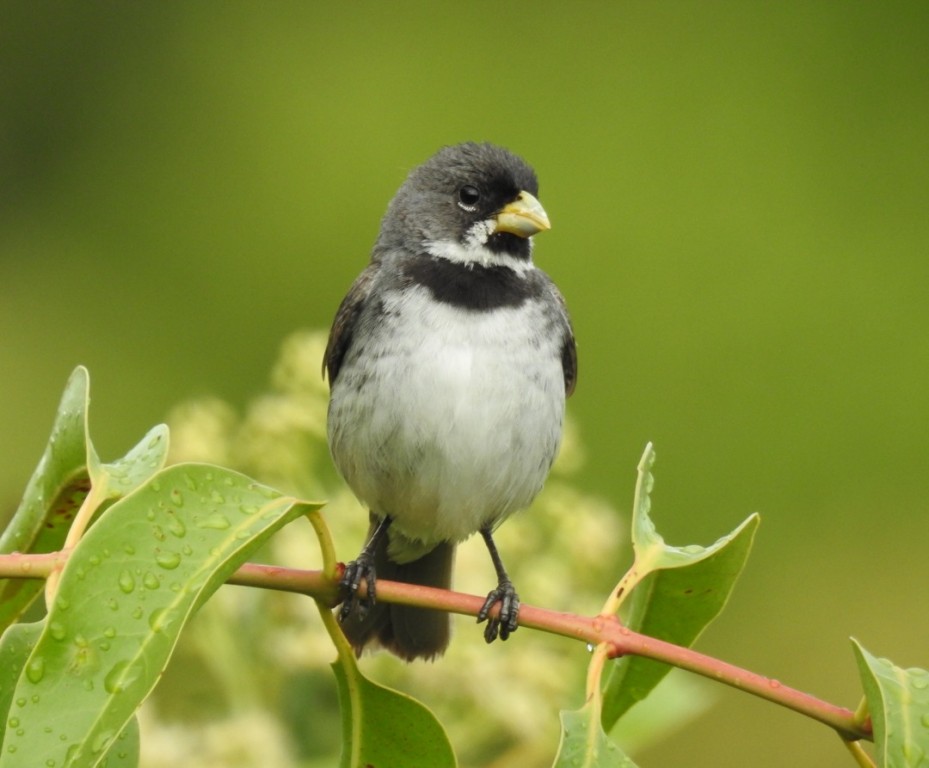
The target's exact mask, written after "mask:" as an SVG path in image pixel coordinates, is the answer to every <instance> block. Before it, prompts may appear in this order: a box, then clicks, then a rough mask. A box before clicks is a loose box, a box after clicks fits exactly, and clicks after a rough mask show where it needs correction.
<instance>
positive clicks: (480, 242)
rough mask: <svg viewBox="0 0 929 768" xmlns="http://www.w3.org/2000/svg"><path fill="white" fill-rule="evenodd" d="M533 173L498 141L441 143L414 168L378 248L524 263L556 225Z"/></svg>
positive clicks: (383, 228) (388, 217)
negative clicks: (534, 240)
mask: <svg viewBox="0 0 929 768" xmlns="http://www.w3.org/2000/svg"><path fill="white" fill-rule="evenodd" d="M538 190H539V184H538V181H537V180H536V176H535V172H534V171H533V170H532V168H530V167H529V165H528V164H527V163H526V162H525V161H523V160H522V159H521V158H519V157H517V156H516V155H514V154H512V153H511V152H508V151H507V150H505V149H503V148H502V147H497V146H495V145H493V144H476V143H472V142H469V143H466V144H457V145H455V146H451V147H443V148H442V149H440V150H439V151H438V152H437V153H436V154H435V155H433V156H432V157H431V158H430V159H429V160H427V161H426V162H425V163H423V164H422V165H420V166H419V167H418V168H416V169H414V170H413V171H412V172H411V173H410V175H409V176H408V177H407V179H406V181H405V182H404V183H403V185H402V186H401V187H400V189H399V191H398V192H397V194H396V195H395V196H394V199H393V200H392V201H391V203H390V205H389V206H388V208H387V213H386V214H385V216H384V219H383V221H382V222H381V234H380V236H379V237H378V241H377V245H376V247H375V252H376V253H377V252H378V251H382V250H384V249H391V248H405V249H407V250H415V251H417V252H419V253H423V252H426V253H431V254H432V255H433V256H441V257H444V258H450V259H452V260H454V261H461V262H465V263H476V262H485V263H486V262H488V261H489V260H492V261H495V262H500V261H523V262H526V261H528V260H529V258H530V254H531V242H530V237H531V236H532V235H534V234H535V233H536V232H540V231H543V230H545V229H548V228H549V227H550V225H549V222H548V217H547V216H546V214H545V211H544V210H543V209H542V206H541V204H540V203H539V201H538V200H537V199H536V195H537V194H538Z"/></svg>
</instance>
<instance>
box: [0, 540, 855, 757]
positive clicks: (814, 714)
mask: <svg viewBox="0 0 929 768" xmlns="http://www.w3.org/2000/svg"><path fill="white" fill-rule="evenodd" d="M65 557H66V553H64V552H52V553H50V554H44V555H33V554H29V555H22V554H12V555H0V578H4V577H6V578H45V577H46V576H48V574H49V573H50V572H51V571H52V570H53V567H54V566H55V564H56V563H58V564H60V563H61V561H62V560H63V559H65ZM343 567H344V566H343ZM340 571H341V568H340ZM337 576H341V573H338V574H337ZM229 583H230V584H240V585H243V586H252V587H262V588H265V589H277V590H283V591H286V592H298V593H300V594H305V595H309V596H310V597H313V598H315V599H317V600H320V601H322V602H324V603H326V604H329V605H333V606H334V605H335V604H336V602H337V600H338V584H337V583H334V582H333V581H332V580H331V579H330V578H327V577H326V576H325V575H324V574H323V573H322V571H304V570H297V569H293V568H281V567H278V566H271V565H258V564H254V563H247V564H245V565H243V566H242V567H241V568H239V570H238V571H236V572H235V573H234V574H233V575H232V577H231V578H230V579H229ZM360 589H362V590H364V589H365V585H364V584H363V583H362V585H361V587H360ZM377 596H378V599H379V600H383V601H384V602H387V603H403V604H406V605H417V606H420V607H423V608H436V609H439V610H443V611H448V612H451V613H459V614H465V615H470V616H476V615H477V613H478V611H480V609H481V606H482V605H483V603H484V598H483V597H478V596H476V595H466V594H464V593H461V592H452V591H449V590H443V589H434V588H431V587H420V586H417V585H414V584H404V583H401V582H396V581H382V580H380V579H379V580H378V582H377ZM495 610H496V609H495ZM519 624H520V626H521V627H531V628H533V629H540V630H542V631H544V632H550V633H552V634H556V635H561V636H563V637H569V638H574V639H576V640H581V641H584V642H587V643H590V644H592V645H599V644H600V643H607V644H608V645H609V647H610V656H611V657H612V658H617V657H619V656H627V655H635V656H643V657H646V658H649V659H654V660H655V661H660V662H664V663H665V664H670V665H672V666H675V667H680V668H681V669H686V670H688V671H690V672H695V673H696V674H698V675H702V676H703V677H707V678H709V679H711V680H717V681H719V682H721V683H725V684H726V685H729V686H731V687H733V688H738V689H739V690H743V691H746V692H748V693H751V694H754V695H755V696H760V697H761V698H763V699H767V700H768V701H771V702H774V703H775V704H780V705H781V706H784V707H787V708H788V709H792V710H794V711H795V712H799V713H800V714H803V715H806V716H807V717H811V718H813V719H814V720H818V721H819V722H821V723H823V724H825V725H828V726H829V727H830V728H833V729H834V730H836V731H837V732H838V734H839V735H840V736H841V737H842V738H843V739H845V740H846V741H855V740H857V739H872V738H873V734H872V731H871V723H870V721H867V722H865V723H860V722H858V720H857V719H856V717H855V713H854V712H852V711H851V710H849V709H845V708H844V707H839V706H836V705H834V704H830V703H829V702H826V701H823V700H821V699H818V698H816V697H815V696H811V695H810V694H808V693H804V692H803V691H799V690H797V689H795V688H791V687H789V686H787V685H784V684H782V683H780V682H779V681H777V680H774V679H772V678H769V677H764V676H763V675H759V674H756V673H755V672H750V671H748V670H746V669H742V668H741V667H737V666H735V665H733V664H729V663H727V662H725V661H720V660H719V659H714V658H712V657H710V656H706V655H704V654H702V653H698V652H697V651H694V650H691V649H690V648H684V647H682V646H679V645H674V644H673V643H668V642H665V641H663V640H658V639H656V638H654V637H648V636H647V635H642V634H639V633H638V632H633V631H632V630H631V629H629V628H627V627H624V626H623V625H622V624H621V623H620V622H619V620H618V619H617V618H616V617H615V616H592V617H591V616H578V615H575V614H571V613H559V612H557V611H550V610H547V609H545V608H536V607H534V606H532V605H522V606H521V607H520V611H519Z"/></svg>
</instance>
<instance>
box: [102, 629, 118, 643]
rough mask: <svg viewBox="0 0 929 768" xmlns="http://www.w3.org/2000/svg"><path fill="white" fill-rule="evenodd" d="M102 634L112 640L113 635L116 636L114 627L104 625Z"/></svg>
mask: <svg viewBox="0 0 929 768" xmlns="http://www.w3.org/2000/svg"><path fill="white" fill-rule="evenodd" d="M103 636H104V637H108V638H110V639H111V640H112V639H113V638H114V637H116V627H105V628H104V630H103Z"/></svg>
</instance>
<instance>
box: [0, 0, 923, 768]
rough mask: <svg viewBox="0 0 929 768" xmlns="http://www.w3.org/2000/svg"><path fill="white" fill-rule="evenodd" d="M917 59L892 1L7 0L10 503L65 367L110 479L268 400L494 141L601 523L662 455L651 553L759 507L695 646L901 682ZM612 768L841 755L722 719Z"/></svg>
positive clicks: (831, 683)
mask: <svg viewBox="0 0 929 768" xmlns="http://www.w3.org/2000/svg"><path fill="white" fill-rule="evenodd" d="M927 40H929V5H926V4H922V3H912V2H882V3H877V2H875V3H831V2H812V3H811V2H785V3H777V4H761V3H750V2H708V3H695V2H694V3H685V2H655V3H645V2H642V3H613V4H607V3H585V2H577V3H561V4H557V3H545V2H537V3H533V4H531V5H530V4H526V3H511V4H488V3H482V2H472V3H467V4H461V3H455V4H452V3H449V4H433V5H430V6H428V7H425V6H424V5H421V4H417V3H411V2H408V3H397V2H394V3H381V4H374V3H351V4H349V3H345V4H331V5H330V4H322V3H319V4H312V3H306V4H299V3H277V4H258V3H251V4H249V3H222V4H220V3H209V4H208V3H195V4H180V3H84V4H77V3H72V4H58V3H41V2H39V3H35V2H28V3H27V2H19V3H16V2H5V3H3V4H2V6H0V382H2V383H0V395H2V397H0V435H2V438H3V439H2V446H0V452H2V453H0V458H2V461H0V499H2V500H3V501H2V503H3V504H5V505H7V506H9V507H10V508H12V507H13V506H14V505H15V503H16V500H17V498H18V494H19V493H20V490H21V488H22V487H23V485H24V484H25V481H26V478H27V477H28V475H29V472H30V471H31V469H32V466H33V465H34V463H35V461H36V460H37V458H38V456H39V455H40V453H41V450H42V447H43V446H44V442H45V439H46V437H47V431H48V428H49V426H50V424H51V420H52V416H53V413H54V408H55V405H56V403H57V399H58V397H59V394H60V392H61V389H62V388H63V386H64V383H65V380H66V379H67V376H68V374H69V372H70V371H71V369H72V368H73V367H74V366H75V365H76V364H77V363H83V364H85V365H87V366H88V367H89V368H90V371H91V375H92V377H93V382H94V383H93V394H94V410H93V417H92V422H93V424H94V426H95V440H96V442H97V445H98V448H99V449H100V452H101V454H102V455H103V456H104V457H105V458H112V457H113V456H116V455H118V454H120V453H122V452H123V451H125V450H126V449H127V448H128V447H129V446H130V444H131V443H132V442H134V440H135V439H137V438H138V437H139V436H140V435H142V434H143V433H144V432H145V431H146V430H147V429H148V427H149V426H151V425H152V424H153V423H156V422H158V421H160V420H162V419H163V418H164V416H165V414H166V412H167V411H168V409H169V408H170V407H171V406H172V405H173V404H174V403H176V402H177V401H179V400H181V399H183V398H186V397H189V396H191V395H199V394H204V393H216V394H218V395H220V396H222V397H225V398H227V399H230V400H231V401H232V402H234V403H239V404H241V403H243V402H244V401H245V399H246V398H247V397H248V396H249V395H250V394H253V393H255V392H258V391H260V390H261V389H262V388H263V387H264V385H265V381H266V379H267V373H268V369H269V367H270V365H271V363H272V361H273V360H274V358H275V356H276V353H277V349H278V345H279V343H280V341H281V340H282V339H283V338H284V337H285V336H286V335H287V333H288V332H290V331H292V330H293V329H295V328H298V327H321V326H325V325H327V324H328V323H329V321H330V320H331V317H332V315H333V313H334V311H335V308H336V306H337V305H338V302H339V300H340V299H341V297H342V295H343V294H344V292H345V290H346V289H347V287H348V285H349V284H350V282H351V280H352V278H353V277H354V276H355V274H356V273H357V272H358V271H359V270H360V269H361V268H362V266H363V265H364V263H365V261H366V258H367V253H368V251H369V249H370V245H371V243H372V241H373V238H374V236H375V233H376V231H377V227H378V222H379V218H380V216H381V214H382V213H383V210H384V208H385V206H386V203H387V201H388V200H389V198H390V196H391V195H392V194H393V192H394V191H395V189H396V187H397V186H398V185H399V184H400V182H401V181H402V180H403V178H404V176H405V174H406V172H407V171H408V170H409V169H410V168H411V167H412V166H414V165H416V164H417V163H419V162H420V161H422V160H423V159H425V158H426V157H427V156H428V155H430V154H431V153H432V152H433V151H434V150H435V149H436V148H437V147H439V146H441V145H442V144H446V143H452V142H457V141H461V140H466V139H475V140H492V141H495V142H497V143H500V144H503V145H505V146H508V147H509V148H511V149H513V150H514V151H516V152H517V153H519V154H521V155H523V156H524V157H526V158H527V159H528V160H529V161H530V162H531V163H532V164H533V165H534V166H535V168H536V170H537V172H538V173H539V176H540V179H541V194H540V197H541V199H542V201H543V203H544V205H545V207H546V209H547V211H548V212H549V215H550V216H551V219H552V223H553V230H552V231H551V232H550V233H546V234H545V235H543V236H540V237H539V238H538V240H537V243H536V260H537V262H538V263H539V264H540V265H541V266H542V267H543V268H544V269H546V270H547V271H548V272H549V273H550V274H551V275H552V276H553V277H554V279H555V280H556V282H557V283H558V284H559V286H560V287H561V289H562V291H563V293H564V294H565V296H566V298H567V300H568V304H569V306H570V308H571V310H572V314H573V317H574V322H575V326H576V332H577V337H578V344H579V359H580V378H579V384H578V389H577V392H576V394H575V396H574V398H573V399H572V401H571V405H570V408H571V411H572V412H573V414H574V415H575V416H576V418H577V419H578V421H579V422H580V425H581V429H582V435H583V438H584V441H585V444H586V446H587V456H588V464H587V467H586V471H585V473H584V474H583V481H584V483H585V485H586V487H588V488H590V489H592V490H595V491H597V492H599V493H601V494H603V495H604V496H606V497H608V498H609V499H611V500H613V501H614V502H615V503H616V504H618V505H619V506H621V507H622V508H624V509H628V507H629V504H630V502H631V495H632V486H633V483H634V468H635V464H636V461H637V460H638V457H639V455H640V454H641V451H642V448H643V446H644V444H645V442H646V441H649V440H652V441H654V442H655V443H656V445H657V450H658V458H659V460H658V464H657V466H656V474H657V482H658V484H657V487H656V492H655V496H654V508H653V509H654V515H655V517H656V519H657V522H658V524H659V526H660V527H661V528H662V529H663V530H664V531H666V532H667V535H668V538H669V539H670V541H671V542H672V543H681V544H683V543H689V542H700V543H709V542H710V541H712V540H714V539H715V538H716V537H717V536H718V535H720V534H722V533H724V532H726V531H728V530H730V529H731V528H733V527H734V526H735V525H736V524H737V523H738V522H739V521H741V520H742V519H743V518H744V517H745V516H746V515H747V514H748V513H750V512H752V511H756V510H757V511H760V512H761V513H762V516H763V524H762V527H761V530H760V532H759V538H758V541H757V546H756V551H755V553H754V556H753V557H752V559H751V560H750V562H749V568H748V571H747V572H746V574H745V576H744V578H743V581H742V583H741V585H740V587H739V588H738V589H737V591H736V595H735V598H734V599H733V601H732V603H731V605H730V606H729V609H728V610H727V611H726V612H725V613H724V614H723V617H722V618H721V619H720V620H719V621H718V623H717V624H716V625H714V627H713V628H712V629H711V630H710V631H709V632H708V633H707V635H706V636H705V637H704V638H703V639H702V640H701V641H700V643H699V648H700V649H701V650H704V651H706V652H709V653H713V654H717V655H721V656H723V657H724V658H726V659H728V660H730V661H733V662H735V663H738V664H742V665H745V666H748V667H750V668H751V669H754V670H756V671H759V672H762V673H765V674H770V675H772V676H775V677H778V678H780V679H781V680H783V681H784V682H786V683H789V684H792V685H795V686H797V687H800V688H803V689H805V690H809V691H811V692H814V693H816V694H818V695H820V696H823V697H825V698H828V699H830V700H833V701H835V702H837V703H841V704H844V705H846V706H850V707H854V706H855V705H856V703H857V699H858V695H859V694H858V692H859V690H860V688H859V686H858V683H857V680H856V672H855V665H854V660H853V657H852V653H851V648H850V646H849V644H848V641H847V636H848V635H852V634H853V635H855V636H856V637H858V638H859V639H860V640H861V641H862V642H863V643H864V645H865V646H866V647H868V648H869V650H871V651H872V652H874V653H875V654H877V655H882V656H889V657H891V658H892V659H894V661H896V662H897V663H898V664H900V665H902V666H911V665H919V666H924V667H925V666H929V642H927V640H926V638H927V637H929V611H927V601H926V597H925V594H926V586H927V584H929V560H927V558H926V553H925V550H926V540H927V534H929V516H927V515H929V338H927V336H929V98H927V94H929V91H927V87H929V86H927V83H929V45H927ZM514 524H516V523H514ZM518 524H531V522H530V518H529V517H526V518H523V519H522V522H521V523H518ZM624 562H625V560H623V562H618V563H617V569H616V570H617V576H618V575H619V573H620V571H621V568H622V565H623V564H624ZM577 565H578V567H579V568H580V567H583V564H582V563H578V564H577ZM524 589H525V590H526V591H527V592H528V591H529V590H528V589H526V588H524ZM531 640H532V638H531V636H526V637H519V638H517V641H518V642H531ZM492 652H493V649H488V653H492ZM540 674H544V671H541V670H540ZM577 704H578V702H552V728H553V729H554V728H556V727H557V726H556V723H557V719H556V710H557V709H558V708H560V707H568V708H570V707H574V706H576V705H577ZM637 757H638V758H639V759H640V761H641V762H642V763H643V764H644V765H655V766H657V765H744V764H751V765H755V766H769V765H770V766H783V765H811V766H812V765H815V766H833V765H834V766H844V765H847V764H848V762H849V758H848V756H847V755H846V754H845V753H844V750H842V749H841V747H840V746H839V744H838V742H837V740H836V739H835V737H834V736H832V735H831V734H829V733H828V732H827V731H826V730H824V729H823V728H821V727H819V726H816V725H814V724H812V723H809V722H807V721H805V720H803V719H802V718H800V717H798V716H796V715H793V714H791V713H789V712H787V711H779V710H776V709H775V708H773V707H771V706H770V705H767V704H763V703H761V702H755V701H753V700H747V699H746V697H745V696H744V695H740V694H738V693H735V692H729V691H720V692H719V701H718V704H717V706H716V707H715V708H713V709H712V710H710V712H709V713H708V714H706V715H704V716H702V717H701V719H700V720H699V721H697V722H696V723H694V724H691V725H690V726H688V727H687V728H686V729H685V730H683V731H680V732H678V733H676V734H674V735H673V736H672V737H670V738H668V739H667V740H666V741H665V742H664V743H663V744H661V745H660V746H658V747H654V748H652V749H650V750H649V751H647V752H645V753H643V754H641V755H637Z"/></svg>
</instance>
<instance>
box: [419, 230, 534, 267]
mask: <svg viewBox="0 0 929 768" xmlns="http://www.w3.org/2000/svg"><path fill="white" fill-rule="evenodd" d="M495 227H496V222H494V220H493V219H487V220H486V221H479V222H478V223H477V224H475V225H474V226H473V227H471V229H469V230H468V232H467V234H466V236H465V239H464V242H463V243H455V242H452V241H451V240H429V241H427V242H426V243H425V248H426V252H427V253H429V254H430V255H432V256H436V257H438V258H440V259H447V260H448V261H454V262H456V263H458V264H466V265H467V266H471V267H473V266H475V265H477V266H482V267H506V268H508V269H512V270H513V271H514V272H516V273H517V274H520V275H522V274H525V273H527V272H530V271H532V270H533V269H535V264H533V263H532V238H529V258H528V259H518V258H515V257H513V256H509V255H507V254H505V253H502V254H501V253H494V252H493V251H491V250H490V249H489V248H488V247H487V238H489V237H490V236H491V235H492V234H493V233H494V229H495Z"/></svg>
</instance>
